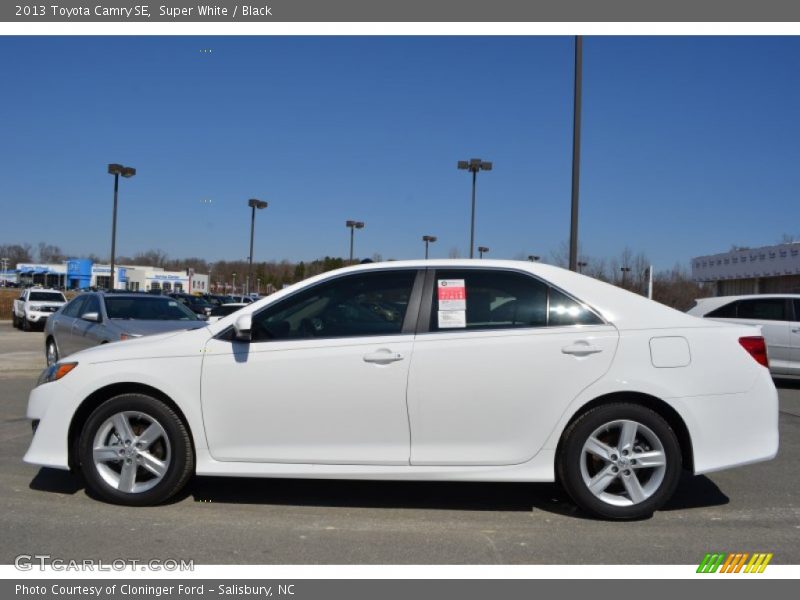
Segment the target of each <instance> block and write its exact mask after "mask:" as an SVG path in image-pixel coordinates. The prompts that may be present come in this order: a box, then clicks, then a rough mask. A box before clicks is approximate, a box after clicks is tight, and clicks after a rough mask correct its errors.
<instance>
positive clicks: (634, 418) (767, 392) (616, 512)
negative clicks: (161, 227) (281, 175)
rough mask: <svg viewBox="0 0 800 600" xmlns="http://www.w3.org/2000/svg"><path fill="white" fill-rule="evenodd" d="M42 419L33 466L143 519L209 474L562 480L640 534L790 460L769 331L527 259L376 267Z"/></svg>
mask: <svg viewBox="0 0 800 600" xmlns="http://www.w3.org/2000/svg"><path fill="white" fill-rule="evenodd" d="M28 417H29V418H30V419H32V420H33V424H34V429H35V434H34V437H33V441H32V443H31V446H30V449H29V450H28V452H27V454H26V455H25V460H26V461H27V462H29V463H32V464H36V465H44V466H48V467H55V468H60V469H76V470H80V471H82V472H83V475H84V478H85V480H86V483H87V486H88V487H89V489H90V490H91V491H92V492H94V493H95V494H96V495H97V496H99V497H100V498H103V499H105V500H108V501H110V502H116V503H119V504H128V505H150V504H155V503H159V502H163V501H165V500H167V499H168V498H170V497H172V496H174V495H175V494H177V493H178V492H179V491H180V490H181V488H182V487H183V486H184V485H185V484H186V482H187V481H188V479H189V478H190V477H191V476H192V475H193V474H195V473H196V474H198V475H215V476H247V477H320V478H337V479H396V480H448V481H558V482H559V483H560V484H561V485H563V487H564V488H565V489H566V491H567V492H568V493H569V495H570V496H571V497H572V499H573V500H574V501H575V503H576V504H578V505H579V506H580V507H582V508H583V509H584V510H585V511H588V512H589V513H592V514H594V515H597V516H601V517H605V518H611V519H627V518H639V517H642V516H647V515H649V514H651V513H652V512H653V511H654V510H656V509H658V508H659V507H660V506H661V505H662V504H664V502H666V501H667V500H668V499H669V498H670V496H671V495H672V493H673V492H674V490H675V487H676V485H677V482H678V478H679V474H680V472H681V470H682V469H688V470H690V471H692V472H694V473H709V472H711V471H716V470H719V469H726V468H729V467H735V466H739V465H745V464H748V463H753V462H757V461H764V460H769V459H771V458H774V456H775V454H776V453H777V450H778V396H777V391H776V389H775V386H774V385H773V383H772V379H771V378H770V374H769V370H768V367H767V354H766V348H765V345H764V340H763V338H761V337H760V335H759V331H758V330H757V329H754V328H752V327H748V326H743V325H736V324H724V323H718V322H714V321H708V320H702V319H698V318H695V317H692V316H689V315H686V314H683V313H681V312H678V311H675V310H672V309H670V308H667V307H665V306H662V305H660V304H657V303H655V302H652V301H649V300H647V299H645V298H642V297H640V296H638V295H635V294H632V293H629V292H626V291H623V290H620V289H618V288H615V287H613V286H610V285H608V284H605V283H602V282H599V281H597V280H594V279H591V278H589V277H584V276H581V275H578V274H575V273H572V272H570V271H566V270H564V269H559V268H556V267H551V266H547V265H540V264H534V263H523V262H516V261H489V260H481V261H470V260H441V261H434V260H431V261H408V262H390V263H375V264H369V265H358V266H355V267H349V268H345V269H341V270H338V271H333V272H330V273H325V274H323V275H319V276H317V277H313V278H311V279H308V280H306V281H304V282H301V283H298V284H296V285H293V286H291V287H288V288H286V289H284V290H281V291H280V292H278V293H276V294H273V295H272V296H269V297H268V298H265V299H263V300H260V301H258V302H255V303H253V304H251V305H248V306H246V307H244V308H242V309H241V310H239V311H237V312H236V313H234V314H232V315H230V316H228V317H224V318H222V319H221V320H219V321H217V322H215V323H211V324H208V326H206V327H203V328H200V329H196V330H193V331H184V332H179V333H166V334H162V335H157V336H151V337H144V338H140V339H134V340H128V341H124V342H117V343H113V344H107V345H104V346H100V347H95V348H91V349H88V350H83V351H81V352H78V353H76V354H73V355H71V356H67V357H65V358H62V359H61V361H60V362H58V363H57V364H55V365H53V366H51V367H49V368H48V369H46V370H45V371H44V372H43V373H42V375H41V377H40V378H39V384H38V386H37V387H36V388H35V389H34V390H33V391H32V392H31V395H30V399H29V404H28ZM499 493H502V492H499Z"/></svg>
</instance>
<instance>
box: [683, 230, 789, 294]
mask: <svg viewBox="0 0 800 600" xmlns="http://www.w3.org/2000/svg"><path fill="white" fill-rule="evenodd" d="M692 277H693V279H694V280H695V281H698V282H702V283H711V284H713V285H714V288H715V294H716V295H717V296H733V295H739V294H785V293H800V242H794V243H791V244H778V245H776V246H763V247H761V248H737V249H735V250H731V251H730V252H723V253H722V254H711V255H708V256H698V257H696V258H693V259H692Z"/></svg>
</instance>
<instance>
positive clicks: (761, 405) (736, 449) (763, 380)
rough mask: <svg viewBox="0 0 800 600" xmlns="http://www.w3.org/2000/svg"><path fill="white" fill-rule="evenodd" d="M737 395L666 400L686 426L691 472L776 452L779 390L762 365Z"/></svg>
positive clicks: (735, 464) (739, 463)
mask: <svg viewBox="0 0 800 600" xmlns="http://www.w3.org/2000/svg"><path fill="white" fill-rule="evenodd" d="M762 371H763V372H762V373H760V374H759V376H758V377H757V378H756V382H755V384H754V385H753V387H752V388H751V389H750V390H749V391H747V392H745V393H740V394H720V395H714V396H693V397H687V398H673V399H671V400H670V404H672V405H673V406H674V407H675V409H676V410H677V411H678V412H679V413H680V414H681V416H682V417H683V419H684V422H685V423H686V426H687V428H688V429H689V435H690V436H691V440H692V450H693V454H694V472H695V474H698V475H700V474H703V473H711V472H713V471H721V470H723V469H729V468H732V467H739V466H742V465H747V464H751V463H756V462H761V461H766V460H772V459H773V458H775V456H776V455H777V453H778V414H779V411H778V390H777V389H775V384H774V383H773V382H772V378H771V377H770V374H769V371H768V370H767V369H762Z"/></svg>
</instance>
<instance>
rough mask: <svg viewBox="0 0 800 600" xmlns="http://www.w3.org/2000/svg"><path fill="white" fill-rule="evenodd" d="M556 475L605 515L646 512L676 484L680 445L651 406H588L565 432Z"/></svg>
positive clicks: (580, 501)
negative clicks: (588, 408)
mask: <svg viewBox="0 0 800 600" xmlns="http://www.w3.org/2000/svg"><path fill="white" fill-rule="evenodd" d="M557 469H558V476H559V481H560V482H561V484H562V485H563V486H564V488H565V489H566V491H567V493H568V494H569V496H570V497H571V498H572V499H573V501H574V502H575V503H576V504H577V505H578V506H579V507H580V508H582V509H583V510H585V511H586V512H588V513H591V514H592V515H595V516H599V517H603V518H606V519H640V518H644V517H649V516H650V515H652V514H653V512H654V511H655V510H658V509H659V508H660V507H661V506H663V504H664V503H665V502H666V501H667V500H669V498H670V497H671V496H672V494H673V493H674V492H675V488H676V487H677V485H678V480H679V478H680V472H681V451H680V446H679V443H678V439H677V437H676V436H675V432H674V431H673V430H672V428H671V427H670V426H669V424H668V423H667V422H666V421H665V420H664V419H663V418H662V417H661V416H660V415H659V414H658V413H656V412H654V411H653V410H651V409H649V408H645V407H643V406H640V405H637V404H628V403H619V404H609V405H605V406H600V407H597V408H594V409H591V410H589V411H587V412H586V413H585V414H583V415H582V416H581V417H579V418H578V419H577V420H576V421H574V422H573V423H572V424H571V425H570V426H569V427H568V428H567V431H566V432H565V433H564V437H563V440H562V444H561V449H560V452H559V456H558V461H557Z"/></svg>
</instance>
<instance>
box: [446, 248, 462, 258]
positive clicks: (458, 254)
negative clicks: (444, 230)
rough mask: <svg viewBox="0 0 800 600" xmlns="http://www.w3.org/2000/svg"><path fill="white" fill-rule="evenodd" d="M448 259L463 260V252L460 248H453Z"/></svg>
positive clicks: (448, 254)
mask: <svg viewBox="0 0 800 600" xmlns="http://www.w3.org/2000/svg"><path fill="white" fill-rule="evenodd" d="M447 257H448V258H461V251H460V250H459V249H458V246H453V247H452V248H450V252H448V253H447Z"/></svg>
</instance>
